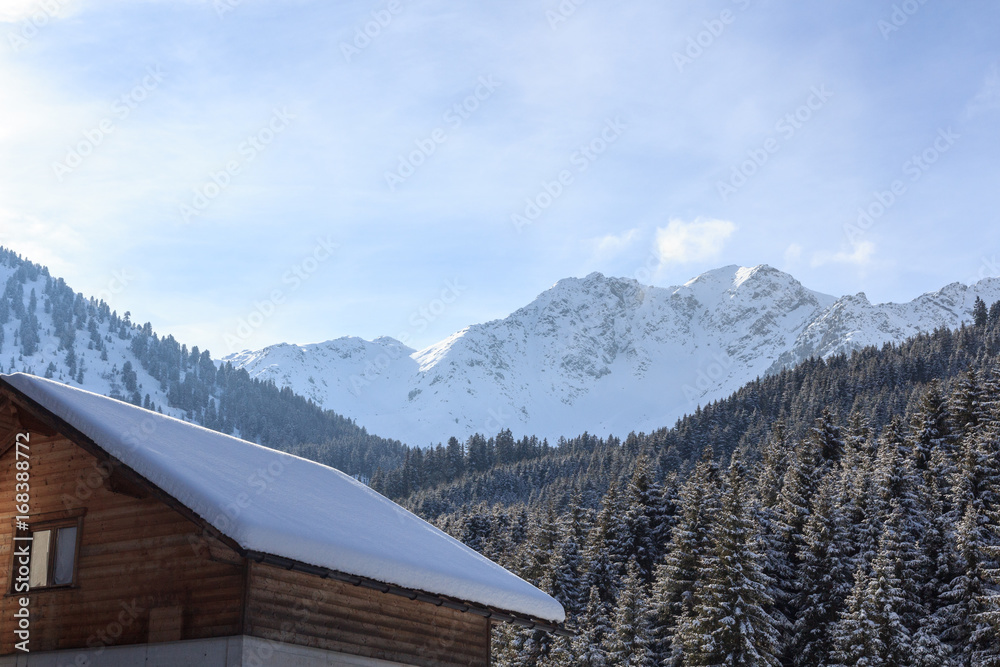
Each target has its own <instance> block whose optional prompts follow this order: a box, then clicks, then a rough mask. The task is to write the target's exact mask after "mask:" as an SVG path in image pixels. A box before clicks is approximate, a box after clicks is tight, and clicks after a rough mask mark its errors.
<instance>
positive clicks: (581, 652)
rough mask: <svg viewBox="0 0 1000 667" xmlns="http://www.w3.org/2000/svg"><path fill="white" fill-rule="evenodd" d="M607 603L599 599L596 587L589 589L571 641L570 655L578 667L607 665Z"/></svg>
mask: <svg viewBox="0 0 1000 667" xmlns="http://www.w3.org/2000/svg"><path fill="white" fill-rule="evenodd" d="M612 631H613V630H612V627H611V621H610V620H609V615H608V607H607V604H606V603H604V602H603V601H601V595H600V593H599V592H598V590H597V588H595V587H592V588H591V589H590V595H589V598H588V600H587V611H586V613H585V614H584V615H583V618H582V621H581V623H580V625H579V627H578V634H577V635H576V637H574V638H573V641H572V649H571V651H572V655H573V656H574V657H575V659H576V662H575V663H573V664H574V665H579V667H609V666H610V665H611V663H609V662H608V654H607V651H606V650H605V648H604V647H605V644H606V642H607V640H608V638H609V637H610V636H611V634H612Z"/></svg>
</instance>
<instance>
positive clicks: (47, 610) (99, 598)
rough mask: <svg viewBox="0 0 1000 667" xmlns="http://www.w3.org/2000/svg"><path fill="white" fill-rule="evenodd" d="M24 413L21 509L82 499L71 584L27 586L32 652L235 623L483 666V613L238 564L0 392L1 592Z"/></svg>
mask: <svg viewBox="0 0 1000 667" xmlns="http://www.w3.org/2000/svg"><path fill="white" fill-rule="evenodd" d="M25 422H27V423H28V424H29V426H30V428H31V430H30V433H31V439H30V448H31V471H30V472H31V482H30V484H31V514H32V516H34V515H38V514H49V513H59V512H66V511H67V510H72V509H76V510H77V511H79V508H86V513H85V515H84V518H83V530H82V534H81V549H80V554H79V560H78V576H77V587H75V588H73V589H68V590H67V589H61V590H60V589H53V590H42V591H34V592H32V593H31V595H30V599H31V605H30V609H31V643H30V645H29V646H30V648H31V651H32V652H37V651H46V650H55V649H75V648H81V649H87V648H89V649H90V650H89V651H88V652H87V654H88V655H89V656H92V657H93V656H94V653H93V651H94V650H95V649H99V648H100V647H101V646H102V645H108V646H112V645H115V646H117V645H125V644H138V643H145V642H158V641H172V640H179V639H199V638H208V637H225V636H232V635H241V634H245V635H251V636H255V637H260V638H262V639H271V640H275V641H282V642H287V643H291V644H299V645H304V646H311V647H314V648H319V649H324V650H331V651H339V652H343V653H350V654H354V655H359V656H365V657H371V658H378V659H382V660H390V661H396V662H401V663H405V664H412V665H425V666H428V667H429V666H432V665H433V666H438V665H440V666H448V665H454V666H458V665H462V666H463V667H488V665H489V663H490V624H489V621H488V620H487V619H485V618H483V617H481V616H477V615H475V614H471V613H462V612H459V611H455V610H451V609H447V608H443V607H436V606H434V605H432V604H428V603H426V602H418V601H411V600H408V599H406V598H402V597H399V596H395V595H387V594H384V593H380V592H377V591H372V590H370V589H366V588H361V587H355V586H351V585H349V584H344V583H341V582H337V581H333V580H329V579H321V578H319V577H317V576H314V575H309V574H304V573H300V572H294V571H288V570H284V569H281V568H277V567H274V566H271V565H267V564H259V563H254V562H250V561H247V560H246V559H245V558H243V557H241V556H239V554H237V553H236V552H235V551H233V550H232V549H230V548H229V547H226V546H225V545H223V544H221V543H220V542H217V541H214V540H212V541H211V543H210V545H209V548H205V546H206V545H205V542H204V540H203V539H202V538H201V537H200V533H201V531H200V529H199V528H198V526H197V525H196V524H195V523H193V522H192V521H190V520H188V519H187V518H186V517H185V516H183V515H182V514H180V513H179V512H178V511H176V510H174V509H172V508H171V507H169V506H167V505H166V504H164V503H163V502H161V501H159V500H156V499H154V498H151V497H148V494H146V493H142V492H141V489H136V488H135V487H129V486H128V485H127V484H126V485H122V484H121V483H120V482H119V481H116V479H115V478H111V479H107V475H106V474H104V475H102V474H101V472H100V470H101V468H100V467H99V466H98V461H97V459H96V458H95V457H94V456H92V455H91V454H89V453H88V452H87V451H85V450H84V449H82V448H80V447H78V446H77V445H75V444H74V443H72V442H71V441H69V440H68V439H66V438H64V437H63V436H61V435H59V434H54V433H52V432H51V431H50V430H48V428H47V427H45V426H44V425H41V424H40V423H38V422H35V421H34V420H33V419H32V418H30V417H29V416H26V415H25V413H23V412H17V411H16V410H14V409H13V408H12V407H11V404H10V403H9V402H8V401H7V399H6V397H4V396H3V395H2V394H0V437H2V438H4V440H3V441H2V442H0V452H3V453H2V455H0V586H2V587H3V593H6V592H7V591H8V590H9V586H10V583H11V566H12V545H13V539H12V538H13V533H14V530H13V517H14V515H15V511H14V505H15V502H14V494H15V489H14V483H15V476H14V475H15V472H16V470H15V468H14V463H15V449H14V448H13V447H11V448H10V449H7V450H6V451H4V447H5V446H7V445H9V444H11V443H13V440H14V436H15V434H16V432H17V431H19V430H27V428H28V427H26V426H25ZM45 431H48V435H45V434H44V432H45ZM105 471H106V468H105ZM112 489H114V490H112ZM143 496H145V497H143ZM192 543H194V544H195V545H196V546H192ZM18 597H20V595H18V596H11V595H4V596H2V597H0V654H9V653H13V652H14V642H15V641H16V638H15V635H14V629H15V627H16V625H15V620H16V619H15V618H14V617H13V613H14V611H15V610H16V609H17V608H18V607H17V605H18V602H17V598H18ZM265 662H266V661H265ZM98 664H99V663H98Z"/></svg>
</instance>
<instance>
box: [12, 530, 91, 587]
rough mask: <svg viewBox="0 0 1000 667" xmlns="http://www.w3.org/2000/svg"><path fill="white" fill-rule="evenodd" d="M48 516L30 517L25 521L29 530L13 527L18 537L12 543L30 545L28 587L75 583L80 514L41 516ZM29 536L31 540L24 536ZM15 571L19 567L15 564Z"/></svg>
mask: <svg viewBox="0 0 1000 667" xmlns="http://www.w3.org/2000/svg"><path fill="white" fill-rule="evenodd" d="M48 516H51V515H48ZM47 518H48V517H46V516H45V515H42V516H40V517H33V519H34V520H29V521H28V525H29V526H30V529H29V530H30V532H29V531H28V530H23V529H18V530H17V531H16V535H17V538H18V539H17V540H16V541H15V545H24V544H27V545H28V548H29V549H30V554H31V555H30V558H29V559H28V560H29V574H28V586H29V588H30V590H38V589H44V588H58V587H69V586H73V585H74V584H75V583H76V563H77V556H78V553H79V551H80V529H81V525H82V523H83V515H82V514H79V515H77V516H72V517H67V516H65V515H63V518H58V519H48V520H41V519H47ZM29 537H30V538H31V539H30V540H28V539H26V538H29ZM15 552H16V549H15ZM15 555H16V554H15ZM14 571H15V572H17V571H18V568H17V567H16V566H15V568H14ZM22 581H23V580H22ZM12 586H13V582H12Z"/></svg>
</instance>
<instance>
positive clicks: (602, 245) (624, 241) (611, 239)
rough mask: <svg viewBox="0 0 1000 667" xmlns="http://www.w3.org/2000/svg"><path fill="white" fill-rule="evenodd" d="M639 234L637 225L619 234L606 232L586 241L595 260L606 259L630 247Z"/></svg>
mask: <svg viewBox="0 0 1000 667" xmlns="http://www.w3.org/2000/svg"><path fill="white" fill-rule="evenodd" d="M639 236H640V230H639V228H638V227H633V228H632V229H629V230H628V231H625V232H622V233H621V234H606V235H605V236H601V237H598V238H595V239H590V240H589V241H588V242H587V243H588V245H590V246H591V247H592V248H593V256H594V259H596V260H606V259H611V258H613V257H617V256H618V255H620V254H621V253H622V252H624V251H625V250H628V249H629V248H630V247H632V246H633V245H634V244H635V243H636V242H637V241H638V240H639Z"/></svg>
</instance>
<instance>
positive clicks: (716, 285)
mask: <svg viewBox="0 0 1000 667" xmlns="http://www.w3.org/2000/svg"><path fill="white" fill-rule="evenodd" d="M977 296H978V297H980V298H983V299H984V300H985V301H986V302H987V303H991V302H993V301H996V300H1000V280H997V279H994V278H987V279H984V280H982V281H980V282H978V283H976V284H975V285H973V286H966V285H963V284H962V283H951V284H949V285H946V286H944V287H942V288H941V289H939V290H937V291H935V292H928V293H926V294H923V295H920V296H919V297H917V298H916V299H913V300H912V301H909V302H906V303H901V304H896V303H885V304H872V303H871V302H870V301H869V300H868V299H867V297H866V296H865V295H864V294H863V293H862V294H857V295H847V296H842V297H834V296H831V295H827V294H823V293H820V292H817V291H814V290H810V289H808V288H806V287H805V286H804V285H802V283H800V282H799V281H798V280H797V279H795V278H794V277H793V276H791V275H789V274H787V273H784V272H782V271H780V270H778V269H776V268H774V267H771V266H768V265H766V264H762V265H758V266H754V267H742V266H738V265H729V266H725V267H720V268H718V269H713V270H711V271H707V272H705V273H702V274H700V275H698V276H695V277H694V278H692V279H691V280H689V281H687V282H686V283H684V284H683V285H678V286H672V287H655V286H651V285H642V284H641V283H639V282H638V281H636V280H634V279H631V278H617V277H609V276H605V275H604V274H601V273H599V272H593V273H590V274H588V275H587V276H585V277H583V278H575V277H571V278H564V279H562V280H559V281H558V282H556V283H555V284H554V285H553V286H552V287H550V288H549V289H547V290H545V291H544V292H542V293H541V294H540V295H539V296H538V297H536V298H535V299H534V300H533V301H531V302H530V303H528V304H526V305H525V306H522V307H521V308H518V309H517V310H515V311H514V312H512V313H511V314H510V315H508V316H507V317H505V318H500V319H496V320H491V321H489V322H484V323H480V324H473V325H470V326H468V327H465V328H463V329H461V330H460V331H457V332H455V333H454V334H452V335H451V336H448V337H446V338H445V339H443V340H441V341H439V342H437V343H434V344H432V345H429V346H427V347H425V348H423V349H421V350H413V349H412V348H409V347H407V346H405V345H403V344H402V343H400V342H399V341H395V340H394V339H390V338H386V337H382V338H378V339H376V340H375V341H365V340H364V339H360V338H354V337H342V338H338V339H335V340H331V341H325V342H322V343H314V344H309V345H294V344H289V343H282V344H278V345H273V346H269V347H267V348H263V349H261V350H256V351H251V350H247V351H243V352H240V353H236V354H232V355H229V356H227V357H225V358H224V359H225V361H229V362H231V363H233V365H234V366H236V367H238V368H244V369H246V370H247V371H248V372H249V373H250V375H251V376H252V377H256V378H261V379H268V380H272V381H274V382H275V383H276V384H277V385H278V386H288V387H290V388H292V389H293V390H294V391H296V392H297V393H300V394H302V395H304V396H307V397H309V398H310V399H311V400H313V401H315V402H316V403H317V404H319V405H324V406H326V407H331V408H334V409H336V410H338V411H339V412H342V413H344V414H345V415H348V416H350V417H351V418H353V419H355V420H356V421H357V422H358V423H359V424H361V425H364V426H365V427H367V428H368V429H369V430H370V431H372V432H376V433H380V434H383V435H385V436H386V437H392V438H397V439H400V440H402V441H404V442H408V443H409V444H411V445H425V444H433V443H437V442H442V441H444V440H446V439H447V438H448V437H449V436H451V435H456V436H459V437H460V438H462V437H466V436H468V435H471V434H472V433H475V432H480V433H492V432H496V431H498V430H500V429H502V428H511V429H512V430H514V431H515V432H516V433H521V434H526V435H538V436H540V437H548V438H552V439H555V438H557V437H559V436H563V435H565V436H571V435H574V434H577V433H581V432H583V431H590V432H596V433H614V434H616V435H619V436H621V435H624V434H626V433H628V432H629V431H633V430H636V431H638V430H646V431H649V430H653V429H655V428H659V427H662V426H668V425H670V424H672V423H673V422H674V421H675V420H676V419H677V418H679V417H680V416H682V415H683V414H685V413H688V412H691V411H693V410H694V409H695V408H696V407H697V406H698V405H700V404H701V405H703V404H705V403H707V402H710V401H712V400H716V399H718V398H722V397H724V396H727V395H729V394H730V393H732V392H733V391H735V390H736V389H738V388H739V387H740V386H742V385H743V384H745V383H746V382H748V381H750V380H753V379H754V378H755V377H758V376H762V375H766V374H771V373H775V372H777V371H780V370H781V369H782V368H787V367H790V366H793V365H795V364H797V363H800V362H802V361H804V360H805V359H808V358H810V357H812V356H821V357H824V358H825V357H829V356H830V355H833V354H837V353H839V352H850V351H851V350H854V349H859V348H861V347H864V346H866V345H872V344H875V345H880V344H883V343H886V342H901V341H902V340H904V339H906V338H908V337H909V336H912V335H913V334H915V333H919V332H922V331H930V330H933V329H934V328H936V327H940V326H946V327H949V328H955V327H958V326H960V325H961V324H962V323H963V322H967V321H970V319H971V315H972V305H973V302H974V300H975V298H976V297H977Z"/></svg>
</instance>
